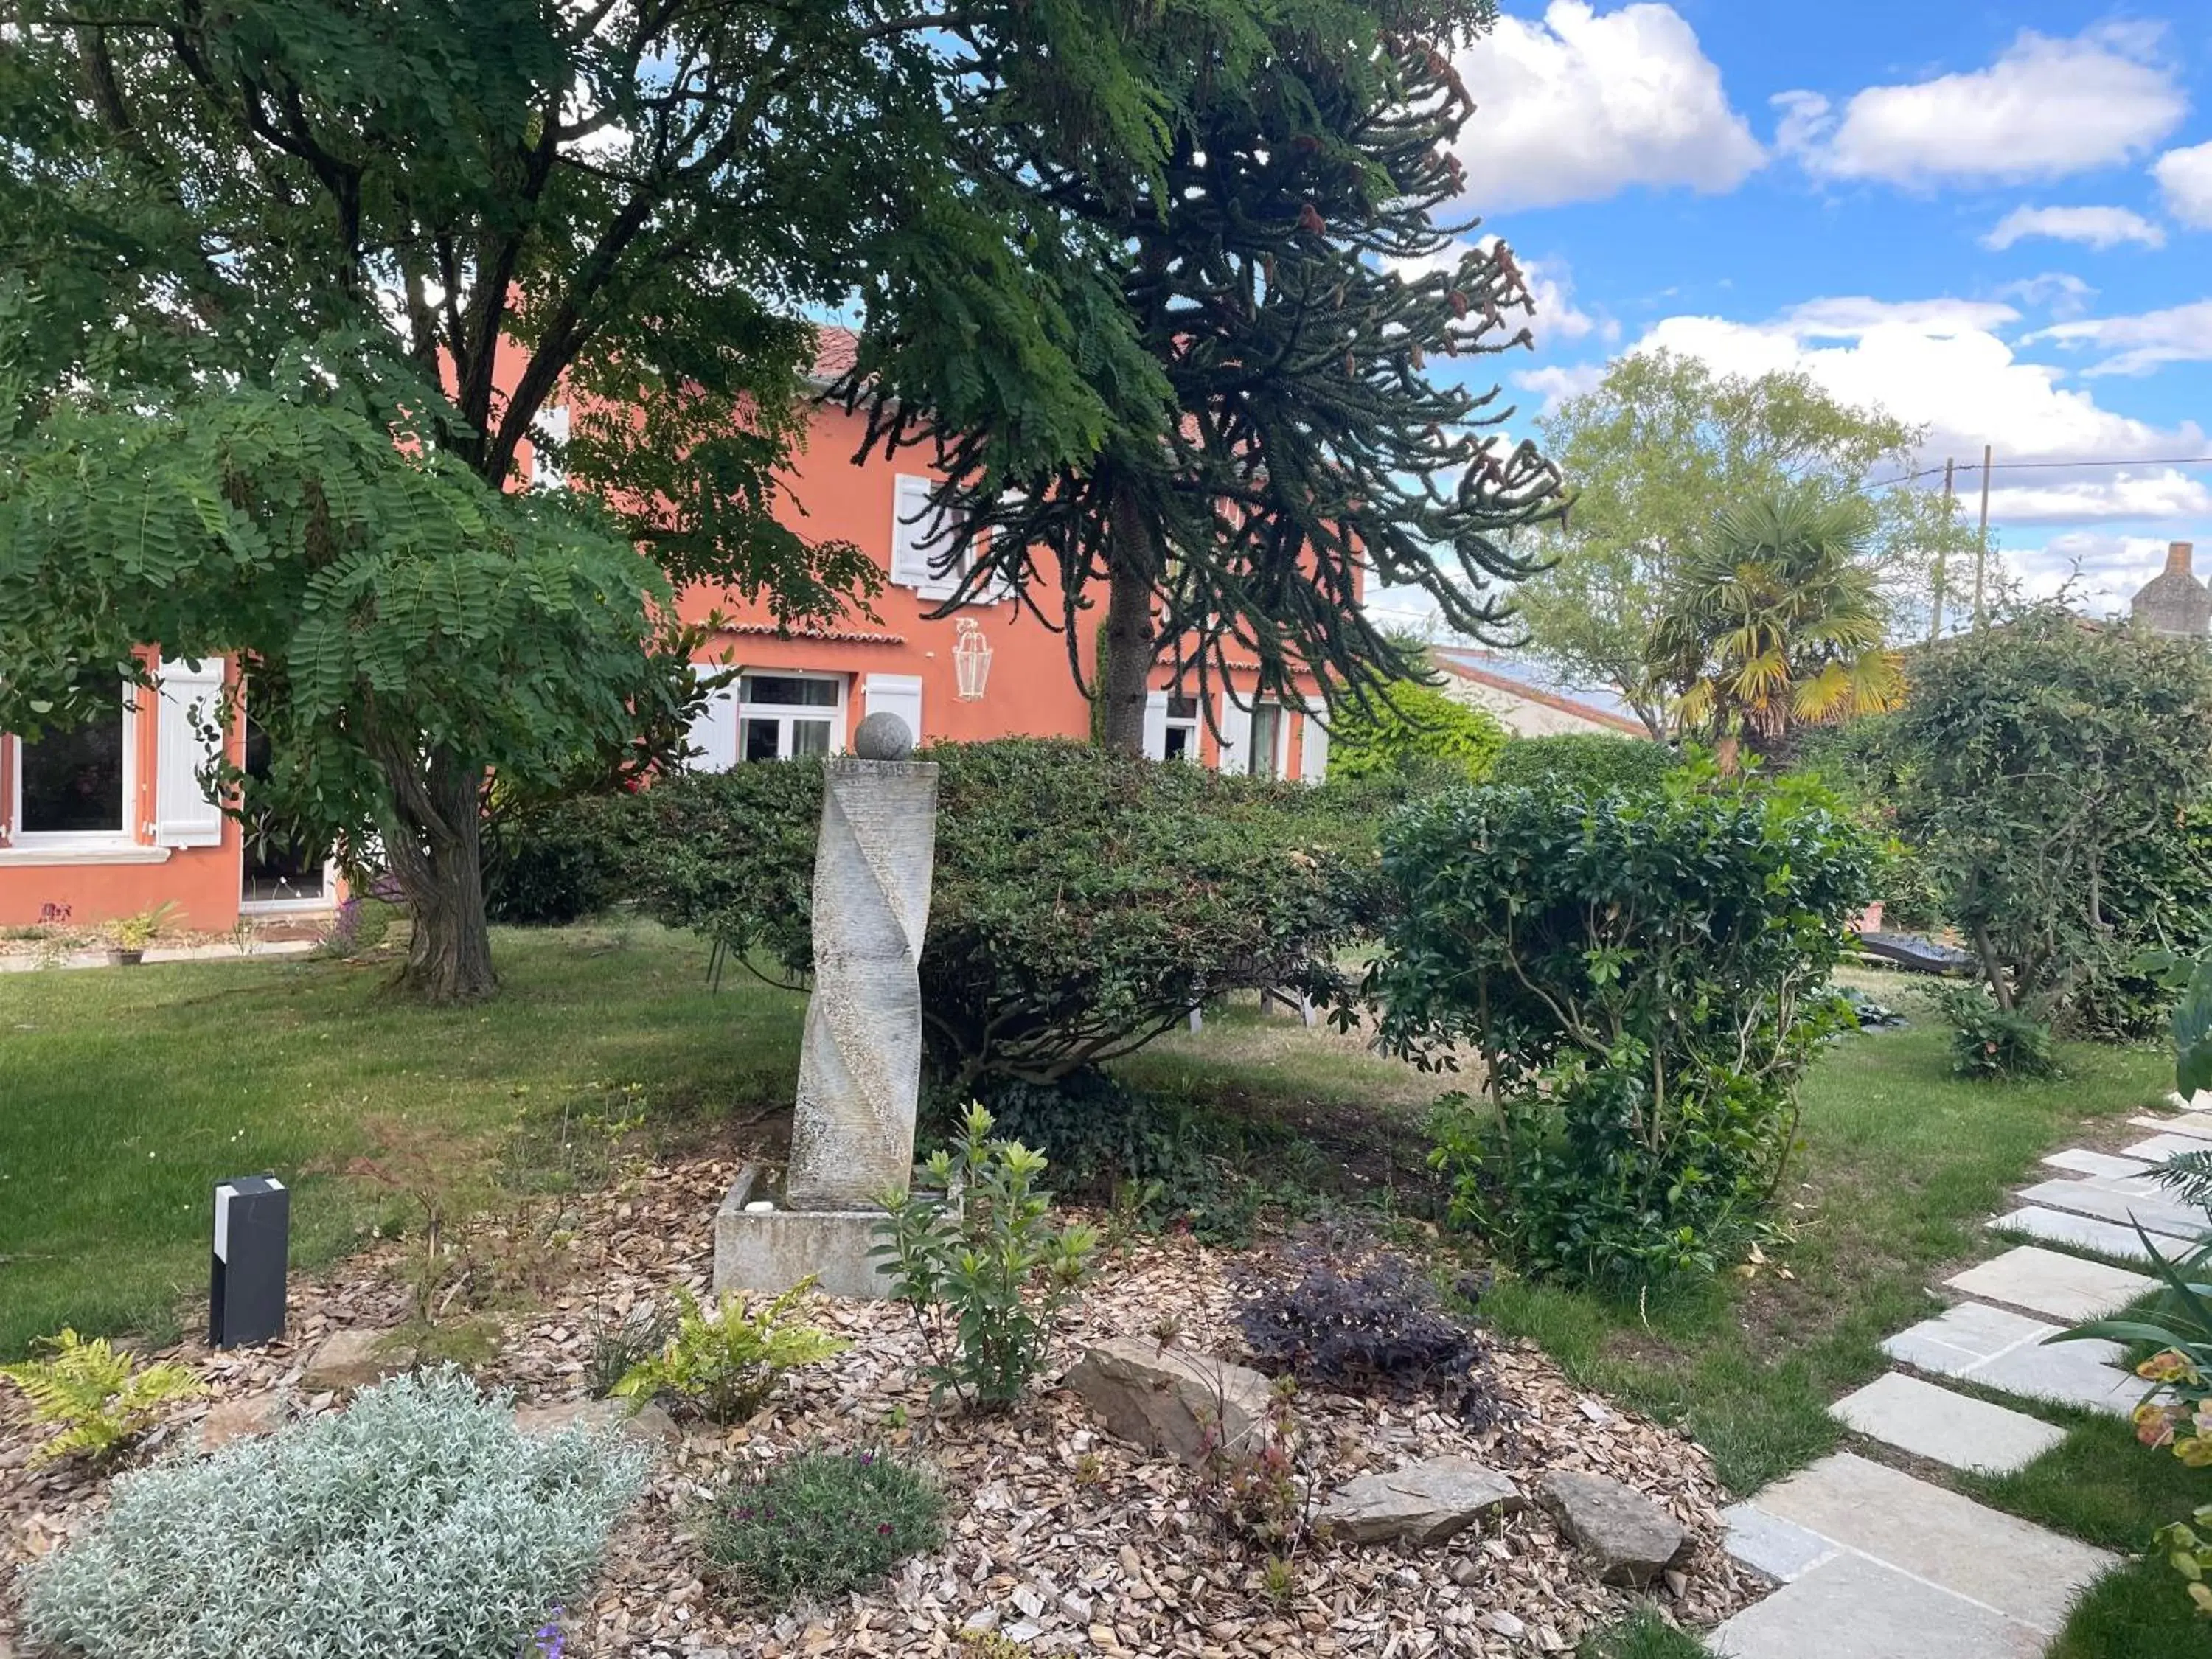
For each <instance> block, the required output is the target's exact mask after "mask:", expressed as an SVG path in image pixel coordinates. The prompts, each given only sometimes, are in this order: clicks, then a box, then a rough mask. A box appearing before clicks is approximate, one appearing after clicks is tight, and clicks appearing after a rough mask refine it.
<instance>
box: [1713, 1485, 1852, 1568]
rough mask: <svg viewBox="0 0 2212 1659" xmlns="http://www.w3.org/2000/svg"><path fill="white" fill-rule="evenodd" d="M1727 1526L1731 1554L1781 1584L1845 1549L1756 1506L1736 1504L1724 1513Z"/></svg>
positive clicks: (1722, 1516) (1831, 1558)
mask: <svg viewBox="0 0 2212 1659" xmlns="http://www.w3.org/2000/svg"><path fill="white" fill-rule="evenodd" d="M1721 1519H1722V1520H1723V1522H1726V1523H1727V1526H1728V1537H1727V1540H1726V1543H1727V1548H1728V1553H1729V1554H1730V1555H1733V1556H1734V1557H1735V1559H1737V1560H1739V1561H1741V1562H1742V1563H1743V1564H1744V1565H1747V1566H1748V1567H1752V1568H1753V1569H1755V1570H1757V1571H1759V1572H1763V1573H1765V1575H1766V1576H1767V1577H1769V1578H1771V1579H1773V1580H1775V1581H1776V1582H1777V1583H1784V1584H1786V1583H1790V1581H1791V1580H1792V1579H1796V1578H1802V1577H1804V1576H1805V1575H1806V1574H1807V1573H1808V1572H1810V1571H1812V1570H1813V1569H1814V1568H1815V1567H1817V1566H1819V1565H1820V1564H1821V1563H1822V1562H1823V1561H1832V1560H1833V1559H1835V1556H1836V1552H1837V1551H1838V1550H1839V1549H1841V1548H1842V1547H1843V1546H1841V1545H1840V1544H1838V1543H1837V1542H1836V1541H1834V1540H1833V1539H1831V1538H1823V1537H1821V1536H1820V1534H1819V1533H1817V1532H1808V1531H1806V1530H1805V1528H1802V1527H1801V1526H1799V1525H1797V1523H1796V1522H1794V1521H1784V1520H1781V1519H1779V1518H1778V1517H1777V1516H1771V1515H1769V1514H1768V1513H1767V1512H1766V1511H1765V1510H1763V1509H1760V1508H1759V1505H1757V1504H1730V1505H1729V1507H1728V1508H1727V1509H1724V1510H1722V1511H1721Z"/></svg>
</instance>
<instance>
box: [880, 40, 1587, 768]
mask: <svg viewBox="0 0 2212 1659" xmlns="http://www.w3.org/2000/svg"><path fill="white" fill-rule="evenodd" d="M1214 10H1216V12H1217V13H1218V12H1220V11H1223V10H1226V8H1218V7H1217V8H1214ZM1494 15H1495V7H1494V5H1493V4H1492V3H1491V0H1415V3H1411V4H1401V3H1397V0H1390V3H1386V4H1370V3H1366V0H1349V3H1347V0H1300V3H1298V4H1296V5H1291V6H1284V5H1267V6H1253V7H1251V8H1249V9H1245V10H1243V12H1242V14H1241V15H1238V16H1237V18H1236V19H1235V20H1234V23H1233V24H1232V23H1231V22H1230V21H1227V20H1225V19H1221V18H1219V17H1218V16H1217V17H1216V18H1212V19H1203V20H1201V19H1200V18H1198V17H1195V16H1194V15H1193V9H1191V8H1188V7H1176V8H1171V9H1170V10H1169V11H1168V12H1166V13H1164V14H1162V15H1160V17H1159V18H1158V21H1157V22H1156V23H1153V24H1151V25H1148V26H1147V27H1146V28H1145V29H1143V30H1133V31H1131V33H1132V34H1133V35H1139V36H1143V37H1146V46H1147V47H1148V48H1149V49H1150V50H1152V52H1154V53H1155V54H1156V55H1155V58H1154V61H1155V62H1157V63H1158V64H1159V66H1160V67H1159V70H1158V76H1157V77H1156V78H1157V80H1158V83H1159V84H1160V85H1161V86H1162V87H1163V88H1164V89H1166V90H1168V92H1169V97H1168V98H1167V100H1166V101H1165V102H1164V105H1163V106H1162V109H1161V119H1162V127H1163V137H1164V139H1165V141H1166V142H1165V143H1164V146H1163V155H1162V160H1161V164H1160V166H1159V167H1158V169H1157V171H1156V172H1154V173H1152V174H1151V175H1149V176H1146V177H1142V178H1135V179H1116V178H1104V177H1100V176H1098V174H1097V170H1096V169H1095V168H1091V167H1086V166H1085V165H1084V163H1083V162H1082V161H1081V160H1080V159H1079V156H1077V155H1074V154H1073V153H1071V152H1069V151H1067V150H1066V148H1065V147H1064V146H1061V145H1060V144H1058V143H1056V142H1055V140H1054V134H1053V132H1052V131H1051V130H1050V129H1045V130H1035V129H1026V128H1024V129H1015V128H1011V127H1010V128H1008V129H1006V130H1005V131H1003V132H1002V134H1001V137H1002V139H1003V143H1004V144H1005V156H1006V165H1007V166H1008V167H1009V168H1011V169H1012V170H1014V171H1015V172H1016V173H1018V175H1019V176H1021V177H1022V178H1024V179H1035V180H1036V183H1037V185H1039V187H1040V188H1041V189H1042V191H1045V192H1047V193H1048V196H1049V199H1050V201H1051V203H1052V204H1053V206H1054V210H1055V222H1054V226H1053V229H1052V234H1049V235H1048V236H1047V237H1046V238H1044V239H1043V252H1045V253H1046V254H1047V255H1048V262H1047V263H1046V264H1044V265H1043V266H1042V275H1043V276H1044V277H1045V279H1046V280H1048V281H1050V280H1054V279H1055V278H1056V277H1057V276H1059V274H1060V269H1061V262H1062V261H1065V262H1066V264H1068V265H1070V266H1072V267H1076V268H1079V269H1081V270H1085V271H1086V272H1095V273H1096V276H1097V288H1096V289H1094V290H1092V295H1091V297H1092V298H1094V299H1095V301H1096V304H1097V311H1096V312H1095V313H1086V314H1085V317H1084V318H1083V319H1082V321H1083V323H1084V324H1085V331H1084V332H1083V333H1082V334H1081V335H1079V339H1080V340H1081V343H1082V345H1083V347H1084V348H1085V362H1084V372H1085V380H1086V383H1087V384H1088V385H1089V386H1091V387H1092V388H1094V389H1095V391H1096V393H1097V398H1098V400H1099V403H1100V404H1101V405H1102V407H1103V409H1104V410H1105V412H1106V416H1107V418H1106V422H1105V425H1104V426H1103V429H1102V433H1101V441H1100V442H1099V444H1098V446H1097V448H1096V449H1095V451H1093V452H1092V453H1089V454H1086V455H1084V456H1080V457H1078V458H1074V459H1071V460H1069V461H1068V462H1066V463H1064V464H1061V465H1057V466H1052V467H1044V468H1030V469H1022V468H1020V467H1018V466H1012V467H1010V466H1007V465H1003V464H1002V462H1001V457H1002V455H1003V453H1004V451H1005V448H1006V442H1007V440H1008V439H1009V438H1010V437H1013V436H1018V432H1019V427H1018V423H1016V422H1012V421H1010V420H1009V419H1008V418H1007V411H993V410H964V409H963V408H962V407H960V406H959V404H958V403H957V401H950V402H949V401H948V399H947V398H946V396H945V392H946V391H947V390H948V389H949V390H951V391H952V392H956V393H957V392H958V391H959V390H960V388H961V386H962V383H963V382H966V381H969V380H973V379H974V375H973V372H972V371H971V370H969V369H968V368H966V366H965V365H964V364H961V363H958V362H951V363H944V362H940V363H939V365H938V366H937V368H938V371H939V372H938V373H936V374H910V373H908V372H907V367H906V365H904V364H903V363H902V362H900V361H899V358H900V356H901V355H902V352H903V349H904V347H905V345H906V343H907V342H908V340H909V339H911V338H913V337H911V336H908V335H905V334H896V335H894V336H892V337H890V338H889V339H886V340H885V341H884V342H882V343H878V342H877V341H874V340H872V341H871V342H870V343H869V351H873V350H878V349H880V350H882V351H883V352H884V353H885V354H886V361H885V362H883V363H881V364H878V362H875V361H873V360H872V357H871V356H869V355H868V351H864V353H863V356H862V358H861V361H860V365H859V367H858V368H856V370H855V373H854V379H853V380H852V381H851V382H850V383H849V384H850V385H851V386H853V387H854V389H855V392H856V395H860V396H865V397H866V398H869V399H870V400H871V407H872V414H873V416H874V417H875V429H876V432H877V434H878V436H880V437H881V438H882V439H883V440H884V441H885V442H886V443H890V442H896V441H923V442H928V441H936V442H937V443H939V445H941V446H942V447H941V449H940V450H939V451H937V452H934V453H940V454H941V455H942V457H943V459H944V460H945V469H946V472H947V478H948V482H947V483H946V484H945V486H944V488H943V489H941V490H940V491H939V495H940V498H941V499H942V500H943V501H944V502H945V504H946V505H948V506H950V507H954V508H956V509H957V510H958V511H960V512H961V513H963V514H964V521H963V527H962V529H961V531H960V532H959V534H958V536H957V538H948V540H947V544H946V545H945V547H944V548H943V549H942V550H939V555H938V556H939V558H940V560H942V561H943V562H945V565H946V567H947V568H951V565H952V563H953V562H954V561H956V560H957V559H959V558H960V557H961V556H963V554H964V553H972V554H973V555H974V559H973V566H974V568H973V570H972V572H971V573H970V574H969V576H968V578H967V580H966V583H965V584H964V585H965V586H967V588H968V589H969V591H970V592H973V591H975V590H977V589H980V588H981V587H983V586H987V585H990V584H993V583H997V582H1005V583H1006V584H1008V585H1010V586H1024V585H1026V586H1029V587H1030V589H1031V590H1032V592H1031V602H1032V603H1034V604H1036V605H1037V606H1038V607H1039V608H1040V609H1041V610H1043V611H1047V612H1048V613H1049V614H1051V615H1053V616H1054V620H1055V621H1056V622H1057V623H1059V624H1060V625H1062V626H1065V627H1066V629H1068V632H1069V635H1070V637H1071V638H1073V637H1075V635H1076V630H1077V629H1079V628H1081V627H1083V626H1085V625H1086V623H1087V621H1088V619H1087V618H1085V617H1081V615H1080V611H1081V608H1082V606H1083V605H1084V603H1085V601H1084V597H1083V596H1084V592H1085V587H1086V586H1090V585H1093V584H1107V583H1109V582H1110V583H1111V584H1112V586H1111V593H1112V598H1111V600H1110V603H1109V613H1108V617H1109V629H1110V631H1111V633H1112V636H1113V641H1114V647H1113V650H1112V651H1111V652H1110V653H1109V661H1108V664H1107V666H1106V670H1105V674H1104V677H1103V678H1104V681H1105V684H1104V691H1105V695H1106V699H1107V705H1106V708H1105V709H1104V713H1103V726H1104V732H1105V736H1106V738H1107V740H1108V741H1109V743H1111V744H1115V746H1119V747H1125V748H1127V749H1130V750H1134V749H1135V748H1136V747H1137V745H1138V743H1139V738H1140V736H1141V731H1142V720H1143V713H1144V701H1145V690H1146V686H1147V679H1146V675H1145V674H1144V672H1142V670H1143V669H1145V668H1146V667H1148V666H1149V665H1150V663H1151V661H1152V657H1153V655H1154V653H1155V649H1156V647H1157V646H1158V645H1159V644H1160V643H1162V642H1164V641H1170V640H1172V641H1177V642H1178V643H1177V645H1176V652H1177V654H1178V657H1179V659H1180V660H1182V661H1183V662H1185V663H1187V664H1188V665H1189V666H1190V668H1191V670H1192V678H1194V679H1195V680H1196V681H1197V682H1198V690H1200V692H1201V693H1205V692H1206V690H1207V688H1209V687H1211V686H1216V685H1219V684H1226V683H1227V669H1228V665H1229V664H1230V662H1231V659H1235V660H1237V661H1239V662H1243V663H1253V662H1256V666H1257V678H1258V686H1259V690H1261V692H1262V693H1263V694H1265V695H1267V696H1271V697H1276V698H1279V699H1280V700H1281V701H1282V702H1285V704H1288V705H1290V706H1292V707H1296V706H1298V705H1300V704H1303V703H1305V702H1309V701H1310V700H1312V699H1313V696H1314V683H1315V681H1316V679H1318V680H1319V681H1320V682H1321V683H1322V684H1323V685H1325V686H1327V687H1328V688H1330V690H1331V692H1332V695H1331V696H1329V702H1330V706H1331V707H1332V708H1340V707H1341V703H1342V702H1343V699H1342V698H1340V696H1335V695H1334V692H1337V691H1350V692H1352V700H1354V701H1357V700H1358V694H1359V693H1360V692H1362V691H1367V692H1372V691H1375V690H1379V689H1381V688H1382V687H1383V686H1384V685H1386V684H1389V683H1390V682H1392V681H1395V680H1398V679H1400V678H1402V663H1401V652H1400V650H1399V648H1398V647H1397V646H1396V644H1395V641H1392V640H1391V639H1390V638H1389V636H1388V635H1387V634H1385V633H1384V632H1383V629H1381V628H1380V627H1379V626H1378V625H1377V623H1376V621H1375V620H1374V619H1373V618H1371V617H1370V616H1369V615H1368V614H1367V613H1366V612H1365V611H1364V610H1363V609H1362V608H1361V607H1360V606H1359V605H1357V604H1354V603H1352V596H1354V595H1355V594H1356V593H1357V592H1358V591H1359V589H1360V587H1361V586H1362V584H1363V583H1364V584H1365V585H1366V586H1368V587H1369V588H1370V589H1372V588H1376V587H1383V586H1418V587H1420V588H1421V589H1423V590H1424V591H1425V592H1426V593H1427V594H1429V595H1430V596H1431V599H1433V600H1434V601H1435V603H1436V604H1437V606H1438V607H1439V609H1440V610H1441V612H1442V614H1443V618H1444V620H1445V621H1446V622H1447V623H1449V625H1451V626H1452V627H1453V628H1455V629H1458V630H1459V631H1461V632H1463V633H1468V634H1473V635H1497V634H1498V633H1500V632H1502V627H1501V625H1502V624H1503V623H1504V619H1505V617H1506V615H1507V612H1508V599H1507V595H1506V593H1505V592H1504V586H1505V585H1506V584H1510V583H1511V582H1513V581H1516V580H1519V579H1520V578H1521V577H1522V576H1524V575H1526V574H1528V571H1529V570H1530V569H1531V568H1533V566H1532V563H1531V562H1530V560H1529V558H1528V554H1527V552H1526V550H1524V548H1523V546H1522V544H1519V543H1518V542H1517V541H1516V539H1515V538H1514V536H1513V534H1512V532H1514V531H1516V530H1517V529H1518V528H1519V527H1521V526H1525V525H1528V524H1529V523H1531V522H1534V521H1538V520H1543V519H1546V518H1548V517H1550V516H1553V514H1555V513H1556V512H1557V511H1558V494H1559V476H1558V473H1557V472H1556V471H1555V470H1554V469H1553V467H1551V466H1550V465H1548V464H1547V463H1546V462H1545V461H1544V460H1543V459H1541V456H1539V454H1538V453H1537V452H1536V449H1535V447H1534V445H1532V444H1529V443H1527V442H1525V441H1524V442H1522V443H1519V444H1517V445H1516V444H1512V443H1510V442H1509V441H1505V437H1504V432H1503V430H1502V428H1503V427H1504V423H1505V420H1506V416H1505V414H1504V410H1503V409H1502V408H1501V406H1499V405H1498V404H1497V403H1496V402H1495V398H1496V396H1497V394H1496V392H1494V391H1489V392H1485V391H1482V390H1480V389H1478V388H1474V387H1470V386H1468V385H1466V384H1465V382H1464V377H1463V376H1462V374H1460V373H1458V372H1457V371H1455V370H1451V369H1448V368H1446V367H1445V364H1444V360H1445V359H1446V358H1460V357H1468V356H1478V357H1479V356H1491V355H1493V354H1496V353H1498V352H1502V351H1506V350H1510V349H1518V348H1520V347H1522V346H1525V345H1527V344H1528V343H1529V339H1530V335H1529V331H1528V327H1527V323H1528V319H1529V318H1530V317H1532V316H1533V314H1534V310H1535V301H1534V297H1533V295H1532V293H1531V291H1530V289H1529V286H1528V282H1527V279H1526V276H1525V274H1524V273H1523V271H1522V269H1521V267H1520V265H1519V264H1518V263H1517V262H1516V259H1515V258H1514V256H1513V253H1512V251H1511V250H1510V248H1506V247H1504V246H1503V245H1502V244H1498V243H1496V242H1494V241H1485V242H1481V243H1477V242H1475V241H1474V240H1473V239H1472V238H1469V237H1468V236H1467V235H1466V233H1467V232H1468V231H1469V230H1470V229H1471V228H1472V225H1471V222H1465V221H1463V220H1462V219H1461V218H1460V217H1458V216H1457V212H1458V204H1460V203H1462V201H1466V200H1470V199H1471V200H1473V201H1475V202H1477V203H1479V202H1480V198H1481V188H1482V187H1481V182H1480V180H1476V181H1473V182H1472V183H1471V182H1470V181H1469V180H1468V179H1467V178H1466V177H1464V176H1463V173H1462V167H1461V166H1460V164H1459V162H1458V161H1456V160H1455V157H1454V155H1453V148H1454V144H1455V141H1456V140H1457V139H1458V137H1459V135H1460V134H1461V132H1462V128H1463V127H1464V126H1465V125H1467V123H1468V120H1469V118H1470V117H1471V116H1472V115H1473V113H1474V105H1473V100H1472V99H1471V97H1470V96H1469V94H1468V89H1467V88H1466V87H1465V86H1464V85H1463V84H1462V82H1461V81H1460V78H1459V76H1458V75H1457V73H1456V72H1455V70H1453V69H1452V68H1451V63H1450V53H1451V52H1452V50H1453V49H1454V48H1455V46H1456V45H1457V44H1458V43H1459V42H1461V41H1462V40H1467V39H1468V38H1471V37H1472V36H1474V35H1476V34H1479V33H1480V32H1482V31H1483V30H1484V29H1486V27H1489V25H1490V24H1491V23H1492V21H1493V19H1494ZM1476 153H1479V151H1478V152H1476ZM979 417H981V418H979ZM1045 549H1048V550H1050V551H1051V553H1052V555H1053V559H1054V563H1056V565H1057V567H1058V571H1057V575H1058V580H1059V591H1058V592H1042V593H1040V592H1035V591H1034V590H1035V589H1036V587H1037V586H1041V585H1042V583H1043V582H1045V581H1050V580H1053V579H1054V577H1053V574H1051V573H1050V572H1049V570H1048V567H1046V564H1045V562H1044V561H1043V560H1042V559H1041V558H1040V557H1039V550H1045ZM1156 618H1157V629H1156V627H1155V620H1156ZM1249 672H1250V670H1249V669H1248V670H1244V671H1242V673H1240V676H1239V684H1249V680H1247V679H1245V678H1243V675H1245V674H1249Z"/></svg>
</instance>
